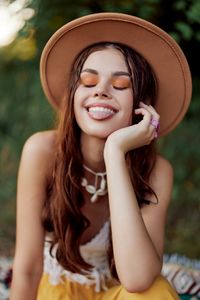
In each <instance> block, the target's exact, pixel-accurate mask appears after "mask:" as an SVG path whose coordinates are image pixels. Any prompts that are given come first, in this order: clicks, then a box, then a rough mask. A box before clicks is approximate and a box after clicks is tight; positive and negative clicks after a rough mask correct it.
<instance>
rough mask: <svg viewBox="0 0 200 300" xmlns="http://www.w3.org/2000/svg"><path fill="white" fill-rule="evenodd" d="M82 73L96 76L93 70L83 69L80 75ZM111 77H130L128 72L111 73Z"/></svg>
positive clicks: (96, 73)
mask: <svg viewBox="0 0 200 300" xmlns="http://www.w3.org/2000/svg"><path fill="white" fill-rule="evenodd" d="M83 72H86V73H92V74H95V75H98V72H97V71H96V70H94V69H84V70H83V71H82V72H81V73H83ZM112 76H128V77H131V75H130V74H129V73H128V72H124V71H118V72H114V73H112Z"/></svg>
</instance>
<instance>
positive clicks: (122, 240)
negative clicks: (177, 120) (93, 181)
mask: <svg viewBox="0 0 200 300" xmlns="http://www.w3.org/2000/svg"><path fill="white" fill-rule="evenodd" d="M147 123H148V122H147ZM148 124H149V123H148ZM143 125H144V124H143ZM151 131H152V128H150V132H149V130H148V126H147V128H142V130H141V128H139V130H138V128H137V127H136V128H133V127H132V128H131V126H130V127H127V128H125V129H120V130H119V132H115V133H114V134H113V136H112V135H111V136H110V137H109V138H108V140H107V142H106V146H105V150H104V158H105V163H106V170H107V181H108V192H109V205H110V215H111V229H112V238H113V250H114V258H115V264H116V269H117V272H118V276H119V279H120V281H121V283H122V285H124V287H125V288H126V289H127V290H128V291H130V292H138V291H143V290H145V289H147V288H148V287H149V286H150V285H151V284H152V282H153V280H154V279H155V277H156V276H157V275H158V274H159V273H160V271H161V267H162V254H163V243H164V227H165V220H166V212H167V207H168V203H169V200H170V197H171V190H172V178H173V172H172V168H171V166H170V165H169V163H168V162H167V161H166V160H164V159H162V158H160V157H158V159H157V163H156V166H155V169H154V172H153V174H152V176H151V182H150V184H151V186H152V188H153V189H154V191H155V192H156V194H157V196H158V199H159V203H158V204H157V205H153V204H151V205H149V206H146V207H144V208H143V209H142V210H140V209H139V206H138V204H137V199H136V195H135V192H134V189H133V186H132V183H131V180H130V176H129V173H128V169H127V165H126V161H125V153H126V151H127V148H126V149H124V148H123V146H124V144H123V142H122V140H123V139H124V140H126V138H127V144H129V141H130V137H129V135H130V134H131V139H132V140H131V144H130V145H131V146H130V145H128V148H129V147H131V148H134V147H138V146H141V145H143V144H147V143H149V142H150V141H151V140H152V132H151ZM124 137H125V138H124ZM119 141H120V143H119ZM121 143H122V144H121ZM127 144H126V145H127ZM129 149H130V148H129ZM116 162H117V163H116ZM152 200H154V201H155V199H152Z"/></svg>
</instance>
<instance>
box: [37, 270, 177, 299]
mask: <svg viewBox="0 0 200 300" xmlns="http://www.w3.org/2000/svg"><path fill="white" fill-rule="evenodd" d="M144 299H145V300H174V299H175V300H177V299H180V298H179V297H178V295H177V294H176V292H175V290H174V289H173V288H172V287H171V285H170V284H169V283H168V281H167V280H166V279H165V278H163V277H162V276H159V277H158V278H157V279H156V280H155V281H154V283H153V284H152V286H151V287H150V288H149V289H148V290H146V291H144V292H142V293H129V292H127V291H126V290H125V289H124V288H123V287H122V286H121V285H117V286H113V287H111V288H109V289H108V291H101V292H99V293H97V292H95V289H94V286H85V285H81V284H79V283H77V282H71V281H69V280H66V279H65V280H64V282H63V283H62V284H58V285H52V284H51V283H50V282H49V280H48V275H46V274H44V275H43V276H42V278H41V281H40V285H39V289H38V296H37V300H144Z"/></svg>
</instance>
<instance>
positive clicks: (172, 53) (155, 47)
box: [40, 13, 192, 136]
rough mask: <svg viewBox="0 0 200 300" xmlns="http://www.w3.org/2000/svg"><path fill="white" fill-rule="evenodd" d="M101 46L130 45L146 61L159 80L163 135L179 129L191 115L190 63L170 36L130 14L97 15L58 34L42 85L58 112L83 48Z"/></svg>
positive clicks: (45, 60) (49, 47) (43, 66)
mask: <svg viewBox="0 0 200 300" xmlns="http://www.w3.org/2000/svg"><path fill="white" fill-rule="evenodd" d="M99 42H118V43H122V44H125V45H128V46H129V47H132V48H134V49H135V50H136V51H138V52H139V53H140V54H142V55H143V56H144V57H145V58H146V60H147V61H148V62H149V64H150V65H151V67H152V68H153V70H154V72H155V74H156V76H157V81H158V99H157V104H156V110H157V111H158V113H159V114H160V116H161V118H160V130H159V136H163V135H165V134H167V133H168V132H170V131H171V130H173V129H174V128H175V127H176V126H177V125H178V123H179V122H180V121H181V120H182V118H183V116H184V115H185V113H186V111H187V109H188V106H189V103H190V99H191V92H192V84H191V75H190V70H189V67H188V63H187V60H186V58H185V56H184V54H183V52H182V50H181V49H180V47H179V46H178V44H177V43H176V42H175V40H174V39H173V38H172V37H170V36H169V35H168V34H167V33H166V32H164V31H163V30H161V29H160V28H159V27H157V26H155V25H153V24H152V23H150V22H147V21H145V20H143V19H140V18H137V17H134V16H130V15H126V14H121V13H98V14H91V15H88V16H84V17H81V18H78V19H76V20H74V21H71V22H69V23H67V24H66V25H64V26H63V27H61V28H60V29H59V30H58V31H56V32H55V33H54V34H53V36H52V37H51V38H50V39H49V41H48V42H47V44H46V46H45V48H44V50H43V53H42V57H41V63H40V75H41V82H42V86H43V89H44V92H45V94H46V96H47V98H48V100H49V102H50V103H51V104H52V105H53V106H54V107H55V108H58V109H60V108H62V106H63V103H64V100H65V101H66V98H67V95H68V91H67V86H68V84H67V82H68V80H69V74H70V70H71V66H72V63H73V61H74V59H75V58H76V56H77V55H78V54H79V53H80V52H81V51H82V50H83V48H85V47H87V46H89V45H92V44H95V43H99ZM141 100H142V99H141Z"/></svg>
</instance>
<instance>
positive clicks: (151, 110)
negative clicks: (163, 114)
mask: <svg viewBox="0 0 200 300" xmlns="http://www.w3.org/2000/svg"><path fill="white" fill-rule="evenodd" d="M139 106H140V107H143V108H145V109H147V110H148V111H149V112H150V113H151V114H152V115H153V117H154V118H156V119H157V120H159V119H160V115H159V114H158V113H157V111H156V110H155V108H154V107H153V106H152V105H147V104H145V103H144V102H140V103H139Z"/></svg>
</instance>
